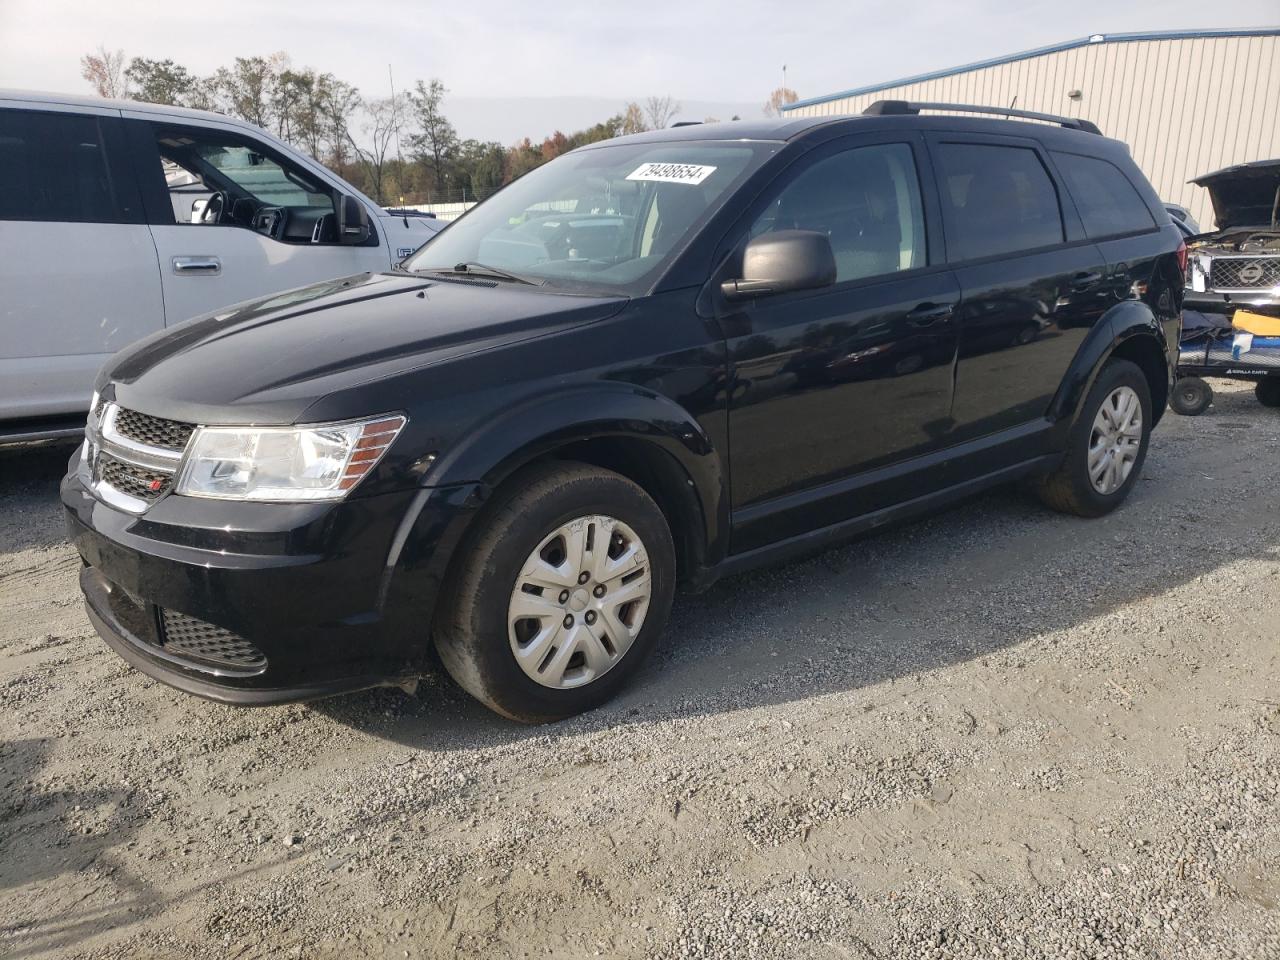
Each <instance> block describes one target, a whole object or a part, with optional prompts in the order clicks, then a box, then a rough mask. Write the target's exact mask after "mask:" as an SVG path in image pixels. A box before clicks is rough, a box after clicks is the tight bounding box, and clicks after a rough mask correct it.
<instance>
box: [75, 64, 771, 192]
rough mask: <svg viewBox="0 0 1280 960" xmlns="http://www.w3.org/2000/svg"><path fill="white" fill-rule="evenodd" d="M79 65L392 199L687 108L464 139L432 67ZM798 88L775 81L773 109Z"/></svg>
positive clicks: (510, 172)
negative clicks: (363, 79)
mask: <svg viewBox="0 0 1280 960" xmlns="http://www.w3.org/2000/svg"><path fill="white" fill-rule="evenodd" d="M80 66H81V74H82V76H83V77H84V78H85V80H87V81H88V82H89V83H90V85H91V86H92V87H93V88H94V90H96V91H97V93H98V94H99V95H100V96H103V97H113V98H125V99H133V100H139V101H145V102H148V103H161V104H171V105H174V106H180V107H192V108H195V109H198V110H213V111H215V112H217V113H222V114H226V115H228V116H232V117H238V118H240V119H241V120H246V121H248V122H249V123H252V124H255V125H257V126H259V127H262V128H263V129H265V130H269V131H271V132H272V133H274V134H275V135H276V136H277V137H279V138H280V139H281V140H284V141H285V142H287V143H289V144H292V145H293V146H294V147H296V148H298V149H299V150H302V151H303V152H305V153H308V154H310V155H311V156H312V157H314V158H315V159H316V160H318V161H319V162H320V163H323V164H324V165H325V166H327V167H328V168H329V169H331V170H333V171H334V172H335V173H337V174H338V175H339V176H340V177H342V178H343V179H344V180H347V181H348V182H350V183H353V184H355V186H357V187H358V188H360V189H361V190H363V191H364V192H365V193H367V194H368V195H370V196H372V197H374V198H375V199H376V200H377V201H378V202H379V203H382V204H385V205H396V204H399V203H405V204H420V203H433V202H434V203H444V202H451V201H458V200H482V199H484V198H485V197H487V196H489V195H490V194H491V193H493V192H494V191H496V190H498V189H499V188H500V187H502V186H503V185H504V184H507V183H510V182H511V181H512V180H514V179H515V178H516V177H519V176H521V175H522V174H525V173H527V172H528V171H530V170H532V169H533V168H534V167H537V166H539V165H541V164H543V163H546V162H547V161H548V160H551V159H554V158H555V157H558V156H559V155H560V154H562V153H566V152H568V151H569V150H572V149H574V148H575V147H579V146H582V145H583V144H587V143H595V142H596V141H599V140H607V139H610V138H611V137H616V136H620V135H623V134H629V133H640V132H642V131H645V130H655V129H663V128H665V127H667V126H669V125H670V123H671V122H672V120H674V119H675V118H676V117H677V116H679V114H680V103H679V102H678V101H676V100H674V99H672V98H671V97H669V96H655V97H649V98H648V99H647V100H646V101H644V102H643V103H640V102H633V103H628V104H626V105H625V106H624V107H623V109H622V110H621V111H620V112H619V113H617V114H616V115H614V116H612V117H609V118H607V119H605V120H603V121H601V122H600V123H597V124H595V125H594V126H591V127H587V128H586V129H584V130H578V131H576V132H574V133H570V134H565V133H563V132H561V131H559V130H557V131H555V132H554V133H552V134H551V135H550V136H548V137H545V138H544V139H543V140H542V141H541V142H536V141H534V140H532V139H530V138H528V137H526V138H524V139H523V140H520V141H519V142H517V143H514V144H509V145H504V144H501V143H498V142H497V141H492V140H489V141H481V140H474V139H465V140H464V139H462V138H461V137H460V136H459V135H458V132H457V130H456V128H455V127H454V125H453V123H452V122H451V121H450V120H449V118H448V117H447V115H446V114H445V111H444V99H445V95H446V94H447V93H448V90H447V89H446V88H445V86H444V84H443V83H442V82H441V81H440V80H439V79H436V78H432V79H430V80H426V81H423V80H416V81H415V82H414V83H413V84H412V85H411V86H410V87H409V88H408V89H406V90H403V91H399V92H395V93H393V94H391V95H389V96H386V97H366V96H364V95H362V94H361V93H360V91H359V90H358V89H357V88H356V87H354V86H352V85H351V84H349V83H346V82H345V81H343V80H340V79H339V78H338V77H336V76H334V75H333V74H332V73H321V72H319V71H317V70H314V69H312V68H311V67H295V66H294V65H293V63H292V62H291V61H290V58H289V56H288V54H286V53H283V52H281V53H275V54H272V55H270V56H265V57H236V58H235V59H234V60H233V61H232V63H231V64H230V65H229V66H224V67H219V68H218V69H217V70H215V71H214V72H213V73H212V74H210V75H208V76H200V75H198V74H195V73H193V72H192V71H190V70H188V69H187V68H186V67H184V66H183V65H182V64H179V63H175V62H174V61H173V60H171V59H168V58H166V59H163V60H153V59H150V58H147V57H132V58H126V57H125V54H124V52H123V51H122V50H114V51H113V50H107V49H106V48H105V47H99V48H98V50H97V51H95V52H94V53H89V54H85V55H84V56H83V57H81V59H80ZM795 99H796V95H795V93H794V92H792V91H790V90H784V89H779V90H776V91H774V93H773V94H772V95H771V97H770V100H769V101H768V102H767V103H766V104H765V112H766V113H769V114H771V115H773V114H776V113H777V111H778V109H779V107H780V106H781V105H783V104H785V103H789V102H794V100H795ZM706 119H707V120H713V119H715V118H712V117H708V118H706ZM732 119H734V120H736V119H738V118H737V117H736V116H735V117H733V118H732Z"/></svg>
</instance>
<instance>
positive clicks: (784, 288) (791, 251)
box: [720, 230, 836, 300]
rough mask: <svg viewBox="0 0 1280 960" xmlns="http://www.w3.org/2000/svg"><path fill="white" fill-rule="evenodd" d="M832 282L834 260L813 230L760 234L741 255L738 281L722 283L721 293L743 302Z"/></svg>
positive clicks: (824, 240) (826, 242) (823, 238)
mask: <svg viewBox="0 0 1280 960" xmlns="http://www.w3.org/2000/svg"><path fill="white" fill-rule="evenodd" d="M835 282H836V258H835V256H834V255H833V254H832V252H831V241H830V240H828V239H827V236H826V234H823V233H818V232H816V231H814V230H778V231H776V232H773V233H762V234H761V235H760V236H758V237H756V238H755V239H754V240H752V241H751V242H750V243H748V244H747V249H746V250H745V251H744V252H743V254H742V279H741V280H726V281H725V282H724V283H722V284H721V285H720V290H721V292H722V293H723V294H724V295H725V297H727V298H728V299H730V300H745V299H748V298H749V297H762V296H768V295H770V294H775V293H790V292H791V291H792V290H816V289H818V288H819V287H829V286H831V284H833V283H835Z"/></svg>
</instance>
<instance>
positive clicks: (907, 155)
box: [751, 143, 926, 283]
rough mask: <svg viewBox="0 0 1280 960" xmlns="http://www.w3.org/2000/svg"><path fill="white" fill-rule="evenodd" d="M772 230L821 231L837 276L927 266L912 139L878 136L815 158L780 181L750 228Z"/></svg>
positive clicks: (856, 276)
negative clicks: (880, 141) (877, 140)
mask: <svg viewBox="0 0 1280 960" xmlns="http://www.w3.org/2000/svg"><path fill="white" fill-rule="evenodd" d="M770 230H817V231H819V232H821V233H825V234H826V235H827V236H828V237H829V238H830V239H831V250H832V252H833V253H834V254H835V258H836V282H837V283H840V282H842V281H845V280H857V279H861V278H863V277H874V276H879V275H881V274H887V273H896V272H897V271H899V270H910V269H911V268H912V267H920V266H924V264H925V262H926V261H925V237H924V213H923V209H922V207H921V204H920V179H919V177H918V176H917V175H916V165H915V159H914V157H913V156H912V153H911V147H910V146H908V145H907V144H905V143H888V144H876V145H874V146H867V147H857V148H855V149H852V150H846V151H845V152H844V153H838V154H836V155H835V156H831V157H828V158H826V159H825V160H820V161H819V162H817V163H815V164H814V165H813V166H812V167H810V168H809V169H808V170H805V171H804V172H803V173H801V174H800V175H799V176H798V177H796V178H795V179H794V180H792V181H791V182H790V183H789V184H787V185H786V186H785V187H784V188H783V189H782V191H781V192H780V193H779V194H778V196H777V197H776V198H775V199H774V201H773V202H772V203H770V204H769V206H768V207H767V208H766V209H765V211H764V213H762V214H761V215H760V217H759V218H758V219H757V220H756V222H755V223H754V224H753V225H752V228H751V235H752V236H758V235H759V234H761V233H766V232H768V231H770Z"/></svg>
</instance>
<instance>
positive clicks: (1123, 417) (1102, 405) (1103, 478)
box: [1039, 359, 1151, 517]
mask: <svg viewBox="0 0 1280 960" xmlns="http://www.w3.org/2000/svg"><path fill="white" fill-rule="evenodd" d="M1150 438H1151V390H1150V388H1149V387H1148V386H1147V378H1146V377H1145V376H1144V375H1143V373H1142V370H1140V369H1139V368H1138V366H1137V365H1136V364H1133V363H1130V362H1129V361H1128V360H1119V359H1113V360H1109V361H1107V364H1106V366H1104V367H1103V368H1102V372H1101V373H1100V374H1099V375H1098V379H1097V380H1096V381H1095V382H1094V384H1093V387H1092V388H1091V389H1090V390H1089V395H1088V396H1087V397H1086V398H1085V402H1084V403H1083V404H1082V405H1081V408H1080V416H1079V418H1078V419H1077V420H1076V422H1075V423H1074V424H1073V425H1072V427H1071V432H1070V434H1069V437H1068V441H1067V451H1066V454H1065V455H1064V456H1063V459H1062V463H1061V464H1060V465H1059V466H1058V469H1057V470H1055V471H1054V472H1053V473H1052V474H1050V475H1049V476H1048V477H1046V478H1045V479H1044V480H1042V481H1041V482H1040V486H1039V493H1040V498H1041V499H1042V500H1043V501H1044V502H1045V503H1046V504H1047V505H1048V506H1050V507H1052V508H1053V509H1054V510H1058V511H1061V512H1062V513H1074V514H1076V515H1077V516H1081V517H1100V516H1102V515H1103V514H1106V513H1110V512H1111V511H1112V510H1114V509H1115V508H1116V507H1118V506H1120V504H1121V503H1123V502H1124V499H1125V498H1126V497H1127V496H1128V495H1129V491H1130V490H1132V489H1133V485H1134V484H1135V483H1137V480H1138V476H1139V475H1140V474H1141V473H1142V464H1143V461H1144V460H1146V457H1147V444H1148V441H1149V440H1150Z"/></svg>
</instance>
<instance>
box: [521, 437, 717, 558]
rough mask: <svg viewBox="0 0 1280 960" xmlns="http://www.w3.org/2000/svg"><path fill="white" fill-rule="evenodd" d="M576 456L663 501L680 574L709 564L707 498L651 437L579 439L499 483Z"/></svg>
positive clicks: (578, 461) (575, 458)
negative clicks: (705, 498)
mask: <svg viewBox="0 0 1280 960" xmlns="http://www.w3.org/2000/svg"><path fill="white" fill-rule="evenodd" d="M555 460H572V461H574V462H577V463H589V464H591V465H592V466H595V467H601V468H602V469H605V470H612V471H613V472H614V473H618V474H621V475H622V476H624V477H626V478H627V479H628V480H630V481H631V482H632V483H635V484H637V485H638V486H639V487H640V488H641V489H643V490H644V492H645V493H647V494H648V495H649V496H650V497H652V498H653V501H654V503H656V504H657V505H658V509H660V510H661V511H662V513H663V515H664V516H665V517H666V518H667V525H668V526H669V527H670V528H671V539H672V542H673V543H674V544H675V548H676V567H677V569H676V575H677V578H678V580H681V581H683V580H686V579H688V578H689V577H690V576H691V575H692V574H693V573H694V572H695V571H696V570H698V569H699V568H700V567H702V566H703V564H704V563H705V558H706V535H705V530H706V525H705V518H704V516H703V512H702V511H703V507H702V503H701V501H700V500H699V498H698V495H697V492H696V491H695V490H694V487H693V481H692V480H691V479H690V478H689V475H688V474H687V473H686V472H685V470H684V468H683V467H682V466H681V465H680V463H679V462H678V461H677V460H676V459H675V458H674V457H673V456H671V454H669V453H667V452H666V451H665V450H663V449H661V448H660V447H659V446H658V445H657V444H654V443H651V442H649V441H647V440H639V439H633V438H628V437H597V438H593V439H590V440H576V441H571V442H569V443H566V444H564V445H563V446H560V447H557V448H555V449H554V450H551V451H549V452H547V453H544V454H542V455H541V456H539V457H537V458H535V459H534V460H531V461H529V462H527V463H523V464H521V465H520V467H519V468H518V469H516V470H514V471H512V472H511V473H508V474H507V475H506V476H505V477H503V479H502V480H501V481H500V483H499V486H502V485H504V484H506V483H508V482H510V481H511V480H512V479H513V478H516V477H518V476H519V475H520V474H521V473H523V472H524V471H525V470H526V469H528V468H529V467H531V466H534V465H535V464H539V463H546V462H547V461H555Z"/></svg>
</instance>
